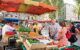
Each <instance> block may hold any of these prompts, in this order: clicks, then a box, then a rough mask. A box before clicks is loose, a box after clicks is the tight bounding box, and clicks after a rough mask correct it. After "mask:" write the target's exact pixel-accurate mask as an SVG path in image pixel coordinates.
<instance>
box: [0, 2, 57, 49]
mask: <svg viewBox="0 0 80 50" xmlns="http://www.w3.org/2000/svg"><path fill="white" fill-rule="evenodd" d="M16 1H17V2H16ZM6 7H7V8H6ZM0 9H1V10H4V11H7V12H21V13H29V14H33V15H41V14H44V13H47V12H53V11H56V10H57V8H56V7H55V6H50V5H47V4H44V3H41V2H35V1H29V0H1V3H0ZM4 20H8V19H7V18H4ZM12 20H13V19H9V20H8V21H12ZM14 21H22V20H18V19H15V20H14ZM23 21H27V23H28V22H33V23H36V22H38V23H45V22H48V23H49V22H50V20H45V21H39V20H33V21H29V20H23ZM35 21H36V22H35ZM20 24H22V23H20ZM34 26H35V28H36V30H38V29H40V27H38V26H37V25H36V24H35V25H34ZM32 30H34V29H33V28H32V27H31V28H30V27H25V26H24V27H23V26H22V25H20V26H19V28H17V29H16V32H17V34H16V35H14V36H12V37H14V38H15V39H16V42H17V43H19V42H21V43H22V45H23V46H24V48H25V49H24V48H23V50H51V49H56V48H57V49H58V46H57V44H55V42H56V41H54V40H52V39H50V38H49V37H45V36H42V35H40V34H39V32H38V31H39V30H38V31H37V33H36V32H34V31H32ZM9 33H11V32H8V34H9ZM14 38H13V39H14Z"/></svg>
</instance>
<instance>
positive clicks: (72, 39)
mask: <svg viewBox="0 0 80 50" xmlns="http://www.w3.org/2000/svg"><path fill="white" fill-rule="evenodd" d="M69 31H70V33H71V37H70V38H69V39H68V41H70V42H71V45H73V43H74V42H76V41H77V40H78V39H77V37H76V34H77V32H78V29H77V28H76V27H75V26H74V23H73V22H72V23H70V29H69Z"/></svg>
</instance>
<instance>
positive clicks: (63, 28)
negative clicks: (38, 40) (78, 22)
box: [31, 19, 80, 47]
mask: <svg viewBox="0 0 80 50" xmlns="http://www.w3.org/2000/svg"><path fill="white" fill-rule="evenodd" d="M31 26H33V27H31V29H32V28H33V30H36V29H37V32H38V33H39V34H40V35H43V36H46V37H49V38H51V39H53V40H54V41H58V42H56V44H57V45H58V46H59V47H62V46H68V45H73V43H74V42H76V41H77V40H78V39H77V37H76V35H77V34H78V33H80V32H79V30H78V29H77V28H76V27H75V26H74V23H73V22H70V23H69V24H67V22H66V21H61V22H57V21H56V20H55V19H54V20H51V22H50V23H47V22H45V24H44V25H43V26H40V27H38V22H36V27H35V23H34V24H33V25H31ZM34 32H36V31H34Z"/></svg>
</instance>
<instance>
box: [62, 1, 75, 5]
mask: <svg viewBox="0 0 80 50" xmlns="http://www.w3.org/2000/svg"><path fill="white" fill-rule="evenodd" d="M63 1H64V3H68V4H72V5H75V4H76V2H75V0H63Z"/></svg>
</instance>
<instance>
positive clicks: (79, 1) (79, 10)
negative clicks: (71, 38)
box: [76, 0, 80, 19]
mask: <svg viewBox="0 0 80 50" xmlns="http://www.w3.org/2000/svg"><path fill="white" fill-rule="evenodd" d="M76 2H77V9H76V12H77V15H78V19H79V16H80V0H76Z"/></svg>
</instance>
